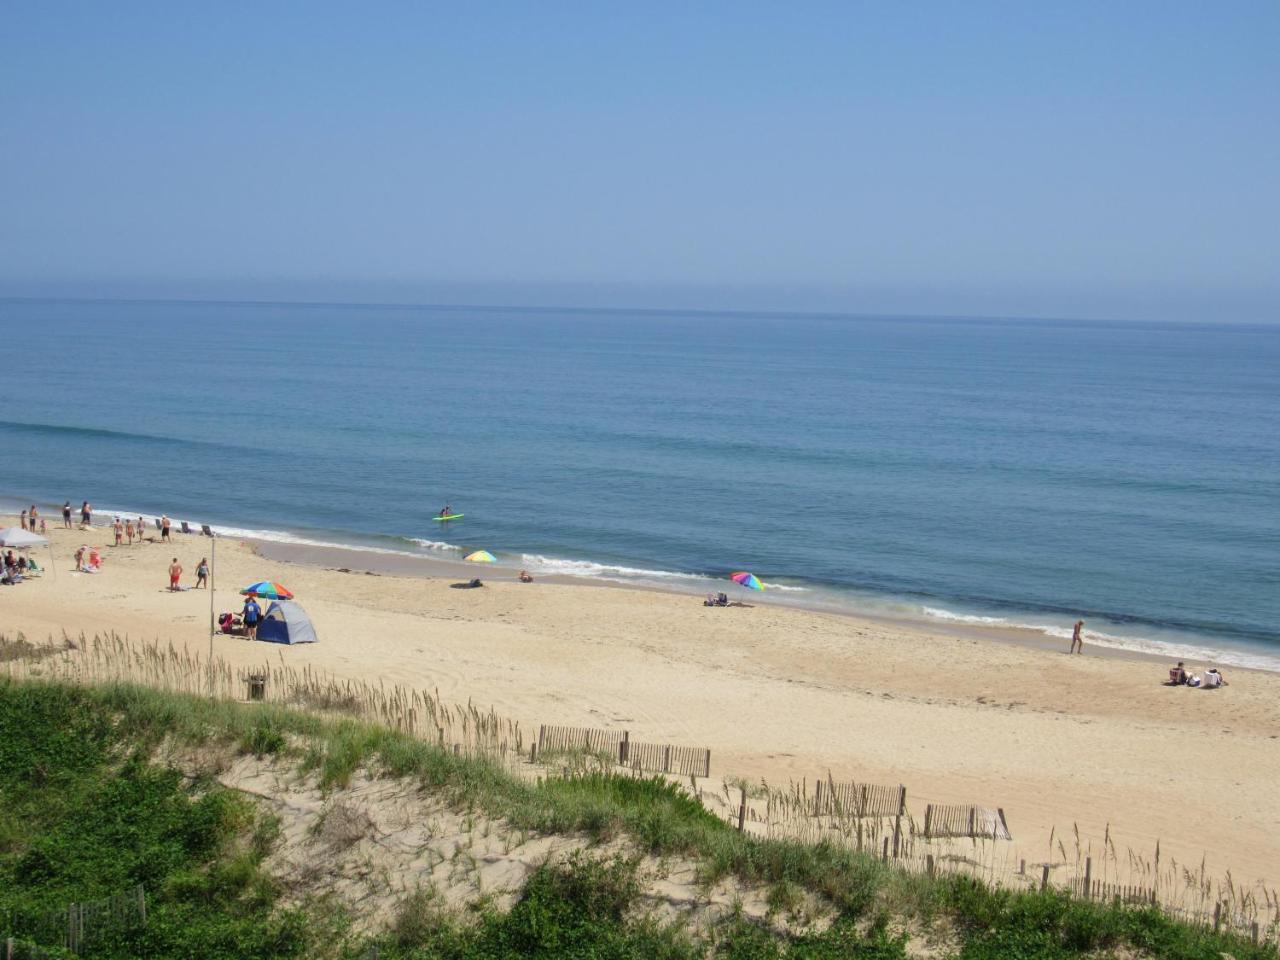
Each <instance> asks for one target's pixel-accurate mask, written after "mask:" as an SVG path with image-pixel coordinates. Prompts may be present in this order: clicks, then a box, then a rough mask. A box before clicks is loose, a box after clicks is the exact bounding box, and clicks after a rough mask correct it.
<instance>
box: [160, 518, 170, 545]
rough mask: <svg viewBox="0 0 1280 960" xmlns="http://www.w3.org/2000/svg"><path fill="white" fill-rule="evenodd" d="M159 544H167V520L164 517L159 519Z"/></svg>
mask: <svg viewBox="0 0 1280 960" xmlns="http://www.w3.org/2000/svg"><path fill="white" fill-rule="evenodd" d="M160 542H161V543H168V542H169V518H168V517H167V516H164V515H161V517H160Z"/></svg>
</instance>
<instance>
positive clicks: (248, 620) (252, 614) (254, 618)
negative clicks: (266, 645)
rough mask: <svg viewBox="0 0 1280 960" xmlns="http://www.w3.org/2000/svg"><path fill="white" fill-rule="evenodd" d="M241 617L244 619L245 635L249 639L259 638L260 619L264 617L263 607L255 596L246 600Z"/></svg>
mask: <svg viewBox="0 0 1280 960" xmlns="http://www.w3.org/2000/svg"><path fill="white" fill-rule="evenodd" d="M240 618H241V619H242V620H244V635H245V637H246V638H247V639H249V640H257V639H258V621H259V620H261V619H262V608H261V607H260V606H258V601H257V599H256V598H254V597H252V596H251V597H249V599H248V600H246V601H245V602H244V609H243V610H241V611H240Z"/></svg>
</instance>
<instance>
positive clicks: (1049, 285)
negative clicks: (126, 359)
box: [0, 0, 1280, 321]
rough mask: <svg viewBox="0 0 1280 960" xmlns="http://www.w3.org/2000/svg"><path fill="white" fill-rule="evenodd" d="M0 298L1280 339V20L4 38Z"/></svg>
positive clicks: (533, 8) (753, 12) (468, 20)
mask: <svg viewBox="0 0 1280 960" xmlns="http://www.w3.org/2000/svg"><path fill="white" fill-rule="evenodd" d="M0 23H2V24H3V25H2V27H0V296H107V297H115V296H119V297H180V298H186V297H192V298H213V299H293V300H338V301H342V300H346V301H359V302H430V303H466V302H479V303H525V304H531V305H548V304H568V305H588V306H593V305H609V306H644V307H697V308H703V309H711V308H717V307H724V308H734V309H753V308H754V309H769V310H777V309H795V310H848V311H851V312H881V313H933V314H957V315H961V314H963V315H973V314H989V315H1014V316H1057V317H1064V316H1080V317H1112V318H1121V319H1194V320H1204V321H1216V320H1247V321H1272V320H1280V175H1278V171H1280V3H1277V2H1276V0H1267V2H1257V3H1252V2H1224V3H1218V4H1214V3H1203V2H1198V3H1182V2H1176V0H1168V2H1159V3H1144V2H1138V0H1135V2H1125V3H1114V2H1099V3H1092V2H1073V3H1064V4H1028V3H1022V2H1019V3H1012V2H1011V3H984V2H979V0H975V2H971V3H963V4H960V3H925V2H921V3H891V2H885V3H879V4H873V3H858V2H853V0H846V2H839V3H829V4H828V3H822V2H811V3H803V4H785V3H776V4H773V3H753V2H750V0H739V2H736V3H716V2H706V3H697V4H690V3H640V4H635V3H633V4H606V3H559V2H546V3H542V2H539V3H533V2H530V3H524V4H506V3H500V2H495V3H486V4H459V3H440V4H432V3H404V4H396V3H363V4H355V3H351V4H331V3H324V2H319V0H315V2H309V3H286V2H273V3H269V4H262V3H235V2H220V3H216V4H210V3H204V4H194V3H191V4H187V3H175V2H166V3H154V4H146V3H131V2H127V0H125V2H120V3H112V4H104V3H86V4H75V3H61V2H54V0H51V2H49V3H40V4H25V3H17V2H12V3H9V4H5V5H3V6H2V7H0Z"/></svg>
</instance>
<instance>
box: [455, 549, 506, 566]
mask: <svg viewBox="0 0 1280 960" xmlns="http://www.w3.org/2000/svg"><path fill="white" fill-rule="evenodd" d="M462 559H463V560H470V561H471V562H472V563H496V562H497V561H498V558H497V557H495V556H494V555H493V554H492V553H490V552H489V551H488V550H477V551H476V552H475V553H469V554H467V555H466V556H465V557H463V558H462Z"/></svg>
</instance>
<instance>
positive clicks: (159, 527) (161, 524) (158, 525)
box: [156, 517, 164, 530]
mask: <svg viewBox="0 0 1280 960" xmlns="http://www.w3.org/2000/svg"><path fill="white" fill-rule="evenodd" d="M156 529H157V530H163V529H164V524H163V523H161V522H160V518H159V517H156Z"/></svg>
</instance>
